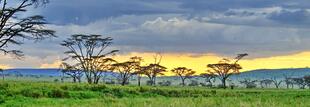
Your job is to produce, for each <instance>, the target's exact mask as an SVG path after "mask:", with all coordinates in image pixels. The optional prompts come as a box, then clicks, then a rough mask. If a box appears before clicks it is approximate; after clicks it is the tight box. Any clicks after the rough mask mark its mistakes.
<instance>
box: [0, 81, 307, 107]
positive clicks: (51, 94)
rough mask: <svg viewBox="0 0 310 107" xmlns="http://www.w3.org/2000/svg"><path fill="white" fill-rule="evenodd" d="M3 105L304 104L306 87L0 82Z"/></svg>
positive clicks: (169, 106) (159, 106)
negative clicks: (140, 85)
mask: <svg viewBox="0 0 310 107" xmlns="http://www.w3.org/2000/svg"><path fill="white" fill-rule="evenodd" d="M0 106H4V107H5V106H6V107H210V106H212V107H292V106H293V107H294V106H295V107H307V106H310V90H285V89H279V90H277V89H233V90H231V89H226V90H225V89H207V88H205V87H149V86H143V87H137V86H118V85H88V84H71V83H48V82H47V83H43V82H2V83H0Z"/></svg>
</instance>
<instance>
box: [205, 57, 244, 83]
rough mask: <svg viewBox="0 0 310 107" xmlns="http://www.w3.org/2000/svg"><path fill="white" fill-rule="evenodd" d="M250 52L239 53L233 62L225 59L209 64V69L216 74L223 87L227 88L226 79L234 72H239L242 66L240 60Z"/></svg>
mask: <svg viewBox="0 0 310 107" xmlns="http://www.w3.org/2000/svg"><path fill="white" fill-rule="evenodd" d="M247 55H248V54H238V56H237V57H236V58H235V61H234V62H233V63H231V61H230V60H229V59H223V60H221V61H220V62H219V63H217V64H208V65H207V67H208V68H211V70H207V73H209V74H215V75H217V77H218V78H219V79H220V80H221V82H222V87H223V88H226V80H227V79H228V78H229V77H230V76H231V75H233V74H236V73H239V70H240V69H242V67H241V66H240V65H239V64H238V62H239V61H240V60H241V59H242V58H243V57H245V56H247Z"/></svg>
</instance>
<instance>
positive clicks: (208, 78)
mask: <svg viewBox="0 0 310 107" xmlns="http://www.w3.org/2000/svg"><path fill="white" fill-rule="evenodd" d="M199 76H200V77H202V78H204V79H205V82H206V83H207V84H208V85H209V86H210V87H212V86H213V82H215V77H216V75H214V74H208V73H201V74H200V75H199Z"/></svg>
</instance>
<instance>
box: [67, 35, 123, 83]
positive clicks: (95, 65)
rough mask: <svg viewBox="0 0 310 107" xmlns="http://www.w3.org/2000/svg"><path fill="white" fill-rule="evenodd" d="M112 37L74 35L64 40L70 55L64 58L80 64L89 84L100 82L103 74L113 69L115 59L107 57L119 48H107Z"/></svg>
mask: <svg viewBox="0 0 310 107" xmlns="http://www.w3.org/2000/svg"><path fill="white" fill-rule="evenodd" d="M112 40H113V39H112V38H111V37H103V36H102V35H82V34H79V35H72V36H71V38H68V39H67V40H65V41H63V43H61V45H62V46H64V47H66V48H67V49H68V51H66V52H65V54H67V55H68V57H67V58H64V60H68V59H72V60H75V61H76V62H78V63H79V64H80V66H81V67H80V68H81V70H82V71H84V74H85V76H86V79H87V82H88V83H89V84H98V82H99V80H100V78H101V74H102V73H103V72H107V71H109V70H110V69H111V65H112V63H113V62H114V60H113V59H111V58H107V56H109V55H113V54H115V53H116V52H117V51H118V50H111V51H108V52H105V51H106V48H107V47H109V46H110V45H111V44H112Z"/></svg>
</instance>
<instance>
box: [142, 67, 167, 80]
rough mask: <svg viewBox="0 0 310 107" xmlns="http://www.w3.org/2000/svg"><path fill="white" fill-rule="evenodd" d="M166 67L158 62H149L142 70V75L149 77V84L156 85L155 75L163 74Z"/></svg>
mask: <svg viewBox="0 0 310 107" xmlns="http://www.w3.org/2000/svg"><path fill="white" fill-rule="evenodd" d="M166 69H167V68H166V67H164V66H162V65H159V64H150V65H148V66H147V67H146V68H145V70H144V71H143V72H144V75H146V76H147V77H148V78H149V81H150V85H156V77H157V76H159V75H164V72H167V70H166Z"/></svg>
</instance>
